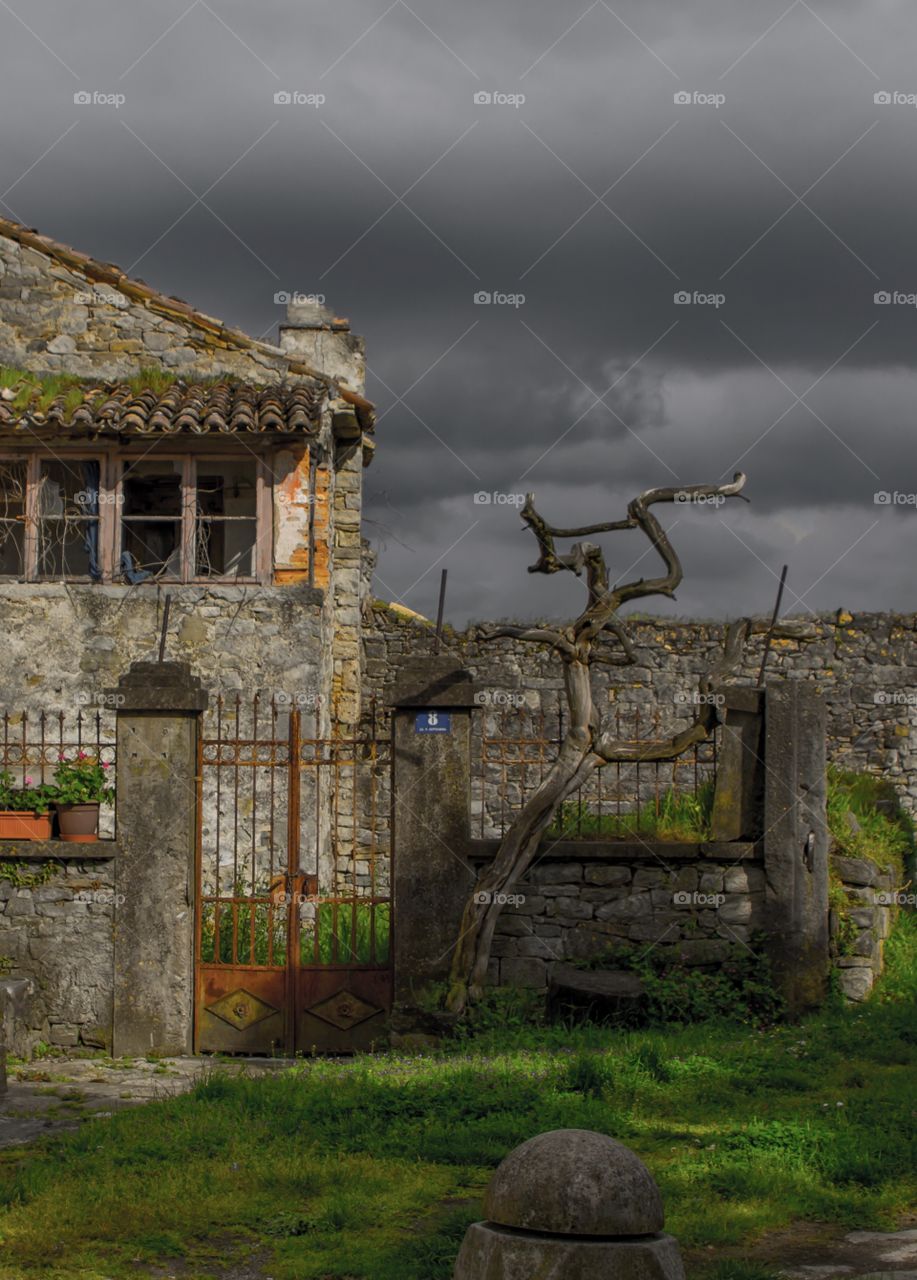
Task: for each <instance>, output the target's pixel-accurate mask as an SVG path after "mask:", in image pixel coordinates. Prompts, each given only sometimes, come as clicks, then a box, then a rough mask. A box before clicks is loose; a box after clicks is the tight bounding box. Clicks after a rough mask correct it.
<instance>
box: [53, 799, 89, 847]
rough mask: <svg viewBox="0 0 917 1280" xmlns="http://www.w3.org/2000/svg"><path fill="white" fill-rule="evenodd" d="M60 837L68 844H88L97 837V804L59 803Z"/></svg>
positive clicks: (58, 821) (58, 822)
mask: <svg viewBox="0 0 917 1280" xmlns="http://www.w3.org/2000/svg"><path fill="white" fill-rule="evenodd" d="M57 824H58V827H59V828H60V838H61V839H62V840H66V841H67V842H68V843H70V844H89V843H91V842H93V841H95V840H98V838H99V806H98V804H59V805H58V806H57Z"/></svg>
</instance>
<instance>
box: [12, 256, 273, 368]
mask: <svg viewBox="0 0 917 1280" xmlns="http://www.w3.org/2000/svg"><path fill="white" fill-rule="evenodd" d="M129 289H130V285H129V284H125V285H124V286H123V287H122V288H116V287H115V286H114V285H112V284H103V283H98V282H96V283H93V282H92V281H91V280H87V278H86V277H85V276H84V275H82V274H81V273H80V272H79V271H78V270H75V269H74V270H71V269H69V268H68V267H66V266H64V265H62V264H61V263H58V262H55V261H54V260H53V259H50V258H49V257H47V256H46V255H45V254H43V253H39V252H37V251H35V250H34V249H30V248H27V247H25V246H23V245H20V244H19V243H18V242H17V241H15V240H10V239H7V238H6V237H5V236H0V362H2V363H4V364H10V365H14V366H16V367H20V368H25V369H30V370H33V371H35V372H49V373H61V372H66V373H74V374H79V375H83V376H88V377H98V378H102V379H117V378H129V377H131V376H132V375H133V374H135V373H137V371H138V369H139V368H141V367H143V366H147V365H161V366H162V367H163V368H164V369H166V370H172V371H174V372H175V374H176V375H178V374H189V375H192V376H193V375H198V376H207V377H209V376H212V375H213V374H215V373H223V374H234V375H236V376H237V377H240V378H249V379H252V380H254V381H260V382H269V381H273V380H275V379H276V378H278V377H280V376H283V375H284V374H285V373H286V372H287V370H288V360H287V359H286V358H285V357H284V356H283V355H282V354H281V353H280V351H279V350H278V352H277V354H276V355H271V354H270V353H268V352H265V351H264V350H262V349H260V348H259V347H256V346H254V345H252V346H251V347H249V348H247V349H240V348H239V346H238V345H237V344H236V343H228V342H225V341H222V340H221V339H220V336H219V330H220V328H221V326H220V322H219V321H218V320H215V321H214V322H213V333H207V332H205V331H204V330H203V329H202V328H201V326H200V325H197V324H194V323H192V322H190V321H188V320H185V319H183V318H182V316H181V311H180V305H179V307H177V308H176V311H175V313H174V314H173V315H170V316H167V315H161V314H159V313H158V312H157V311H155V310H153V309H151V308H150V307H149V306H146V305H144V304H143V302H142V301H140V300H139V299H137V298H132V297H131V296H130V293H129V292H128V290H129Z"/></svg>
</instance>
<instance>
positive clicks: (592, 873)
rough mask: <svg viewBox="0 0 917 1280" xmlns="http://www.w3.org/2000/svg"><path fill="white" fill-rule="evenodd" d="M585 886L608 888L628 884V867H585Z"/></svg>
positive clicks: (600, 865) (629, 871)
mask: <svg viewBox="0 0 917 1280" xmlns="http://www.w3.org/2000/svg"><path fill="white" fill-rule="evenodd" d="M583 878H584V880H585V881H586V883H587V884H597V885H599V884H600V885H608V886H609V888H611V887H617V886H619V885H625V884H629V883H630V879H631V870H630V867H618V866H606V865H604V864H599V865H598V866H587V867H586V869H585V872H584V876H583Z"/></svg>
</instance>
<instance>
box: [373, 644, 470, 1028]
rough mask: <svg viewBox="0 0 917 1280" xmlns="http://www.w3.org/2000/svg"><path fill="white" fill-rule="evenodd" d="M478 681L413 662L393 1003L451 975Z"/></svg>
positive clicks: (463, 875) (403, 724)
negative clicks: (475, 693)
mask: <svg viewBox="0 0 917 1280" xmlns="http://www.w3.org/2000/svg"><path fill="white" fill-rule="evenodd" d="M472 706H473V687H472V684H471V676H470V674H469V673H468V672H467V671H463V670H462V669H461V668H460V667H458V665H457V664H456V662H455V660H454V659H453V658H448V657H433V656H431V657H424V658H420V657H418V658H413V659H409V660H408V661H407V662H406V663H405V665H404V666H403V667H402V669H401V671H400V672H399V678H398V682H397V686H396V696H395V711H394V715H393V753H392V754H393V763H394V778H393V818H392V822H393V843H394V851H393V852H394V858H393V862H394V878H393V886H392V887H393V899H394V921H395V924H394V929H395V1004H396V1005H410V1004H413V1003H414V998H415V995H416V993H417V992H418V991H419V990H420V988H422V987H423V985H424V984H425V983H427V982H431V981H439V980H443V979H445V978H447V977H448V976H449V967H450V965H451V963H452V951H453V948H454V947H455V941H456V938H457V937H458V929H459V924H460V922H461V918H462V911H463V909H464V906H465V901H466V899H467V897H468V894H469V892H470V891H471V888H472V886H473V884H474V881H475V873H474V870H473V868H472V865H471V862H470V860H469V858H468V841H469V835H470V825H471V823H470V807H471V715H472Z"/></svg>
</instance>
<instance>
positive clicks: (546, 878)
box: [529, 862, 583, 885]
mask: <svg viewBox="0 0 917 1280" xmlns="http://www.w3.org/2000/svg"><path fill="white" fill-rule="evenodd" d="M529 878H530V879H531V880H532V881H533V882H534V883H535V884H537V885H543V884H575V883H576V882H577V881H579V880H582V878H583V864H582V863H581V862H544V863H536V865H535V866H534V867H532V868H531V869H530V871H529Z"/></svg>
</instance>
